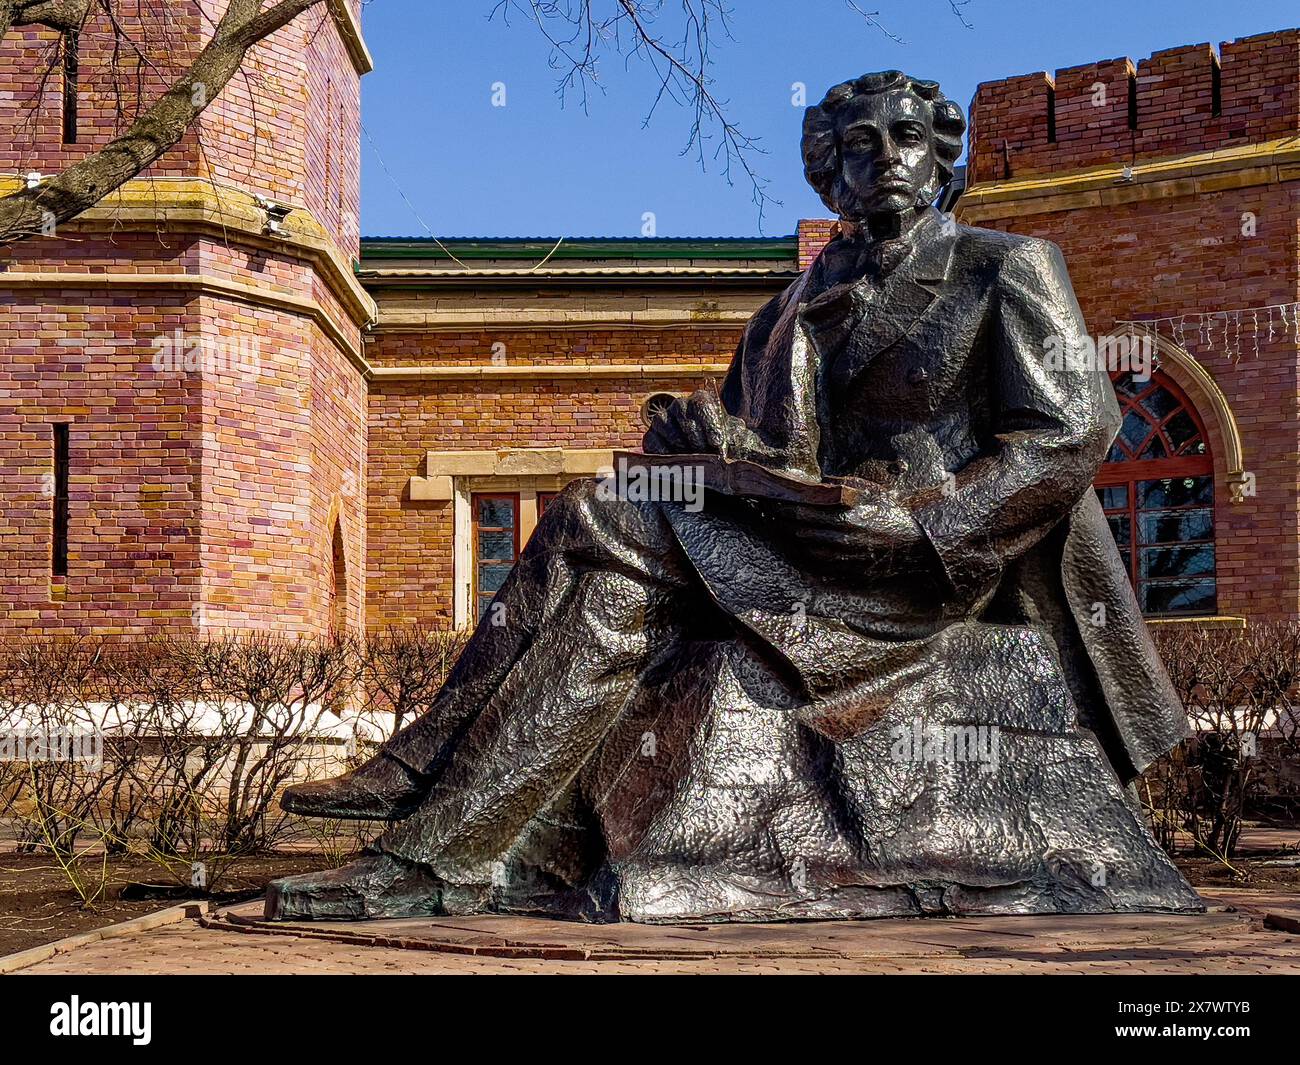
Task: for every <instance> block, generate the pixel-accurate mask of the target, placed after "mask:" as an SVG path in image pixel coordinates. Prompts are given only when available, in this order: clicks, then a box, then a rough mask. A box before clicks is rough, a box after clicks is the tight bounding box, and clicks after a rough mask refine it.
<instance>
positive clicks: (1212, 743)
mask: <svg viewBox="0 0 1300 1065" xmlns="http://www.w3.org/2000/svg"><path fill="white" fill-rule="evenodd" d="M1156 644H1157V646H1158V648H1159V650H1160V653H1161V657H1162V658H1163V659H1164V662H1165V666H1166V668H1167V669H1168V671H1169V676H1170V679H1171V680H1172V681H1173V683H1174V687H1175V688H1176V689H1177V691H1178V695H1179V697H1180V698H1181V699H1182V701H1183V705H1184V707H1186V709H1187V714H1188V717H1189V719H1190V721H1191V723H1192V726H1193V728H1194V730H1195V732H1194V735H1193V737H1192V738H1191V739H1190V740H1189V741H1188V742H1187V744H1186V745H1185V746H1184V748H1183V749H1182V750H1180V751H1177V752H1174V753H1173V754H1172V755H1170V756H1169V757H1167V758H1165V759H1162V760H1161V762H1160V763H1158V764H1157V765H1156V766H1154V767H1152V769H1150V770H1148V772H1147V774H1146V776H1145V779H1144V791H1145V797H1146V801H1147V805H1148V809H1149V811H1150V813H1151V815H1152V819H1153V821H1154V824H1155V828H1156V831H1157V834H1158V835H1159V836H1160V838H1161V841H1162V842H1164V843H1165V844H1166V846H1171V844H1172V841H1173V839H1174V837H1175V835H1176V832H1177V831H1178V830H1181V831H1183V832H1186V833H1187V834H1188V835H1189V836H1190V837H1191V839H1192V840H1193V842H1194V844H1195V846H1196V848H1197V849H1198V850H1200V851H1202V852H1203V853H1205V854H1208V855H1210V856H1211V857H1215V858H1217V859H1219V860H1221V861H1223V862H1225V864H1230V861H1229V860H1230V859H1231V858H1232V857H1233V856H1235V854H1236V850H1237V843H1238V840H1239V837H1240V834H1241V827H1242V822H1243V820H1244V817H1245V813H1246V809H1247V803H1248V801H1249V800H1250V797H1251V795H1252V789H1253V786H1254V785H1255V784H1256V783H1257V781H1258V779H1259V774H1260V772H1261V770H1263V769H1265V767H1266V766H1267V765H1268V764H1269V763H1270V762H1277V761H1279V760H1280V761H1281V762H1283V763H1285V762H1286V761H1287V760H1288V759H1290V760H1291V764H1294V758H1295V754H1296V741H1297V728H1296V726H1297V713H1296V683H1297V678H1298V677H1300V626H1297V625H1295V624H1292V623H1257V624H1252V625H1250V626H1248V627H1246V628H1245V629H1224V628H1214V627H1208V626H1195V625H1186V626H1184V625H1178V626H1161V627H1160V628H1159V629H1158V630H1157V631H1156ZM1175 826H1176V827H1175ZM1171 849H1172V848H1171Z"/></svg>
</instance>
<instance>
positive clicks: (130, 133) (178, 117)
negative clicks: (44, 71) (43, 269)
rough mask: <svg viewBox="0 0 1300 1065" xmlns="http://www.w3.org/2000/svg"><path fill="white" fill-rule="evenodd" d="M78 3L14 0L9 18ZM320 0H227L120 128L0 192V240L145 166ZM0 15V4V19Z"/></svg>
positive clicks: (54, 220) (77, 209)
mask: <svg viewBox="0 0 1300 1065" xmlns="http://www.w3.org/2000/svg"><path fill="white" fill-rule="evenodd" d="M4 2H5V0H0V3H4ZM83 2H84V0H63V3H55V4H53V5H50V4H45V3H41V4H29V5H20V6H19V7H18V9H17V14H16V15H14V22H15V23H16V22H17V19H18V18H19V17H22V16H23V15H24V12H25V9H26V8H29V7H30V8H38V7H41V8H44V7H51V6H53V7H58V8H61V9H62V8H68V7H70V6H71V5H72V4H74V3H83ZM321 2H322V0H279V2H278V3H276V4H273V5H272V6H271V7H269V8H267V9H266V10H265V11H263V10H262V9H261V8H262V0H230V2H229V4H228V6H227V7H226V11H225V14H224V15H223V16H222V17H221V20H220V21H219V22H218V23H217V25H216V28H215V30H214V31H213V35H212V39H211V40H210V41H209V42H208V43H207V45H206V46H205V47H204V48H203V50H202V51H201V52H200V53H199V54H198V56H197V57H196V58H195V60H194V62H193V64H192V65H191V66H190V68H189V69H188V70H187V71H186V72H185V73H184V74H182V75H181V77H180V78H179V79H177V81H176V82H175V83H174V84H173V85H172V87H171V88H170V89H168V90H167V92H166V93H164V94H163V95H162V96H161V97H159V98H158V100H157V101H156V102H155V103H153V104H152V105H151V106H150V107H149V108H148V109H147V110H145V111H144V112H143V113H142V114H140V116H139V117H138V118H136V119H135V121H134V122H132V124H131V126H130V128H128V129H127V130H126V132H125V133H123V134H122V135H120V136H119V137H116V138H115V139H114V140H112V141H110V142H109V143H108V144H106V145H105V146H104V147H103V148H102V149H100V151H98V152H96V153H95V154H94V155H91V156H89V157H88V158H86V159H83V160H82V161H80V162H78V163H74V164H73V165H72V166H70V167H68V168H67V169H66V170H64V171H63V172H62V173H60V174H58V175H57V176H56V177H54V178H52V179H50V180H49V181H46V182H42V183H41V184H40V185H38V186H37V187H35V188H30V189H20V190H18V191H17V192H14V193H11V194H10V195H8V196H5V197H3V198H0V245H3V244H7V243H10V242H12V241H15V240H19V239H22V238H24V237H27V236H32V235H34V234H37V233H48V232H50V230H51V228H52V226H54V225H57V224H59V223H61V222H66V221H67V220H68V219H70V218H74V217H76V216H77V215H78V214H80V213H81V212H82V211H85V210H86V209H87V208H89V207H93V206H94V205H95V204H96V203H98V202H99V201H100V200H101V199H103V198H104V197H105V196H107V195H108V194H109V193H111V192H113V191H114V190H116V189H118V188H120V187H121V186H122V185H123V184H125V183H126V182H127V181H129V180H130V179H131V178H133V177H135V176H136V175H137V174H139V173H140V172H141V171H143V170H145V169H146V168H147V167H148V166H149V165H150V164H151V163H153V162H154V161H155V160H156V159H157V158H158V157H159V156H160V155H162V154H163V152H165V151H167V150H168V149H169V148H171V147H172V146H173V145H175V144H176V143H177V142H178V141H180V139H181V138H182V137H183V136H184V135H185V131H186V130H187V129H188V128H189V126H190V124H191V123H192V122H193V121H194V120H195V119H196V118H197V117H198V116H199V115H200V114H201V113H202V112H203V111H204V109H205V108H206V107H207V106H208V104H209V103H211V102H212V101H213V100H214V99H216V98H217V96H218V95H220V93H221V90H222V89H224V88H225V86H226V83H227V82H228V81H229V80H230V79H231V78H232V77H233V76H234V75H235V73H236V71H238V70H239V68H240V65H241V64H242V63H243V61H244V56H245V54H246V53H247V52H248V49H249V48H251V47H252V46H253V45H254V44H256V43H257V42H258V41H260V40H262V39H263V38H265V37H268V36H270V35H271V34H272V33H274V32H275V31H276V30H279V29H281V28H282V27H284V26H286V25H288V24H289V23H290V22H292V21H293V20H294V19H295V18H297V17H298V16H299V15H301V14H302V13H303V12H304V11H306V10H307V9H308V8H310V7H313V6H315V5H316V4H318V3H321ZM83 15H84V11H83ZM3 17H4V14H3V8H0V20H2V19H3ZM0 24H2V23H0Z"/></svg>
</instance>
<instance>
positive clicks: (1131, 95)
mask: <svg viewBox="0 0 1300 1065" xmlns="http://www.w3.org/2000/svg"><path fill="white" fill-rule="evenodd" d="M1128 128H1129V129H1137V128H1138V79H1137V75H1136V74H1130V75H1129V76H1128Z"/></svg>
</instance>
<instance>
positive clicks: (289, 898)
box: [265, 854, 465, 921]
mask: <svg viewBox="0 0 1300 1065" xmlns="http://www.w3.org/2000/svg"><path fill="white" fill-rule="evenodd" d="M464 893H465V889H464V888H455V887H451V886H449V885H447V884H446V883H445V882H444V881H443V880H441V879H440V878H439V877H437V876H435V875H434V874H433V873H432V872H430V871H429V870H428V869H427V868H425V867H424V866H422V865H416V864H415V863H413V862H406V861H403V860H401V859H400V858H393V857H391V856H390V855H387V854H368V855H365V856H364V857H362V858H358V859H357V860H356V861H355V862H351V863H350V864H348V865H345V866H343V867H342V868H340V869H327V870H325V871H324V872H320V873H303V874H302V875H300V876H287V877H285V878H284V879H282V880H273V881H271V883H270V884H268V885H267V889H266V910H265V915H266V919H267V920H268V921H314V920H332V921H349V920H351V921H360V920H373V919H376V918H384V917H431V916H434V915H437V914H443V913H447V912H448V911H447V909H445V908H444V904H445V902H449V901H451V900H450V899H447V900H444V896H445V895H448V894H450V895H451V896H453V897H456V898H459V897H460V896H462V895H463V894H464ZM463 901H464V900H462V902H463ZM453 910H455V911H458V910H459V907H456V906H455V905H454V904H453Z"/></svg>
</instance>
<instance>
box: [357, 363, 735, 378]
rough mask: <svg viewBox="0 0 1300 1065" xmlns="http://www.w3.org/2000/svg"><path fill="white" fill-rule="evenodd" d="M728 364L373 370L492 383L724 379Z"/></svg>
mask: <svg viewBox="0 0 1300 1065" xmlns="http://www.w3.org/2000/svg"><path fill="white" fill-rule="evenodd" d="M729 366H730V364H729V363H725V362H650V363H584V364H575V363H520V364H518V365H515V366H371V367H370V378H371V380H375V381H478V380H491V379H497V380H501V379H514V380H521V379H522V380H542V379H546V378H584V379H588V380H590V379H592V378H610V377H616V378H627V377H640V378H643V379H647V380H654V379H667V378H673V377H721V376H722V375H723V374H725V373H726V372H727V370H728V368H729Z"/></svg>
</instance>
